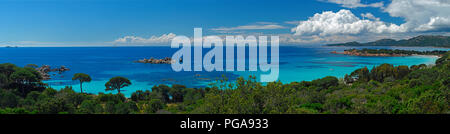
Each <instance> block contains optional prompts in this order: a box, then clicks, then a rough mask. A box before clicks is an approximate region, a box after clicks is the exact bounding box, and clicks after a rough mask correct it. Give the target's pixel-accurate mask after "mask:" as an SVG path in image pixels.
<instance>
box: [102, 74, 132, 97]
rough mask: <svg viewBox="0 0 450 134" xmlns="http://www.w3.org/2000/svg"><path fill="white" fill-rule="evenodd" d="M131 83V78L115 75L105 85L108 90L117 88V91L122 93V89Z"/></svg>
mask: <svg viewBox="0 0 450 134" xmlns="http://www.w3.org/2000/svg"><path fill="white" fill-rule="evenodd" d="M129 85H131V82H130V80H128V79H127V78H124V77H120V76H117V77H114V78H111V79H110V80H109V81H108V82H106V84H105V87H106V89H105V90H106V91H110V90H117V92H119V94H120V89H121V88H124V87H126V86H129Z"/></svg>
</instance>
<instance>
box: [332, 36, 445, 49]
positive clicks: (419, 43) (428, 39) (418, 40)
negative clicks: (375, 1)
mask: <svg viewBox="0 0 450 134" xmlns="http://www.w3.org/2000/svg"><path fill="white" fill-rule="evenodd" d="M328 46H416V47H423V46H431V47H450V36H433V35H421V36H417V37H414V38H411V39H407V40H398V41H397V40H393V39H381V40H378V41H374V42H368V43H359V42H348V43H340V44H329V45H328Z"/></svg>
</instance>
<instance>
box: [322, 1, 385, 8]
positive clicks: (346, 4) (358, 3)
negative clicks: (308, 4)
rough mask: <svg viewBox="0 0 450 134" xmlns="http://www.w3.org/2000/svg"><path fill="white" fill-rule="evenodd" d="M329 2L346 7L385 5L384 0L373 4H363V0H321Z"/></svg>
mask: <svg viewBox="0 0 450 134" xmlns="http://www.w3.org/2000/svg"><path fill="white" fill-rule="evenodd" d="M320 1H325V2H329V3H336V4H339V5H341V6H342V7H346V8H357V7H383V6H384V4H383V2H376V3H371V4H362V3H361V0H320Z"/></svg>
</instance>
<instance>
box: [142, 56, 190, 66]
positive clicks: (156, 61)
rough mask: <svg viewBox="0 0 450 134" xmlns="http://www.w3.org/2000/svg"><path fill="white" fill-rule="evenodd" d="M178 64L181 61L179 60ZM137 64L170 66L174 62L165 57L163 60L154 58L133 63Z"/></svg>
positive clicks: (181, 60)
mask: <svg viewBox="0 0 450 134" xmlns="http://www.w3.org/2000/svg"><path fill="white" fill-rule="evenodd" d="M179 61H180V62H183V59H180V60H179ZM135 62H137V63H150V64H172V63H174V62H176V61H174V60H172V58H170V57H166V58H164V59H155V58H153V57H152V58H150V59H141V60H138V61H135Z"/></svg>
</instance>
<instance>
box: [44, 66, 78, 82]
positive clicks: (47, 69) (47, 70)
mask: <svg viewBox="0 0 450 134" xmlns="http://www.w3.org/2000/svg"><path fill="white" fill-rule="evenodd" d="M69 70H70V69H69V68H67V67H66V66H61V67H59V68H53V69H52V68H51V66H50V65H42V66H41V67H38V68H36V71H38V72H39V73H40V74H41V76H42V79H43V80H49V79H51V77H50V74H49V73H50V72H58V74H61V73H63V72H65V71H69Z"/></svg>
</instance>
